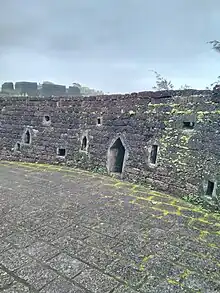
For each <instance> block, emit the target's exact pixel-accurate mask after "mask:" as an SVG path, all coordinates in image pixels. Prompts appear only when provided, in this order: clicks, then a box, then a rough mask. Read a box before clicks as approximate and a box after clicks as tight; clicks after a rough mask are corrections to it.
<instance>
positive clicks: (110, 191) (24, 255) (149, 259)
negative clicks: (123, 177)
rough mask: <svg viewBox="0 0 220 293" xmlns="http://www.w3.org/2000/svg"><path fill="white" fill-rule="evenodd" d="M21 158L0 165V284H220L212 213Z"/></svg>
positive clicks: (126, 288) (41, 288)
mask: <svg viewBox="0 0 220 293" xmlns="http://www.w3.org/2000/svg"><path fill="white" fill-rule="evenodd" d="M19 165H20V163H19V162H18V163H13V165H12V164H10V165H9V164H8V167H5V166H2V165H0V177H1V180H0V181H1V187H0V191H1V192H0V201H1V204H2V205H1V208H2V213H0V236H1V238H0V291H1V290H3V291H2V292H5V293H13V292H14V293H20V292H23V293H25V292H29V293H37V292H40V293H46V292H48V293H52V292H53V293H56V292H57V293H62V292H63V293H64V292H65V293H67V292H70V293H71V292H78V293H136V292H138V293H168V292H169V293H172V292H173V293H180V292H182V293H218V292H220V287H219V282H220V281H219V280H220V266H219V263H220V253H219V248H220V247H219V243H220V238H219V237H220V234H219V230H220V229H219V227H220V226H219V225H220V221H219V219H218V218H217V217H214V216H213V215H212V214H208V213H206V214H204V213H203V212H201V213H200V212H195V211H193V209H194V207H193V206H192V205H188V204H185V203H183V202H181V201H178V200H177V199H174V198H172V197H169V199H168V197H166V196H161V197H160V196H157V195H155V196H154V198H155V199H157V203H156V201H155V200H152V201H149V200H145V199H141V200H140V198H138V196H139V197H142V198H143V197H144V198H145V197H146V198H147V199H149V194H148V191H147V190H146V189H145V188H144V187H141V189H142V190H141V191H138V192H136V193H135V192H133V193H132V196H131V192H132V191H133V186H132V185H130V184H129V183H126V185H124V183H123V182H118V181H114V179H112V178H107V177H105V178H104V177H102V176H99V177H97V175H96V174H93V173H92V174H91V173H89V172H83V171H80V172H78V171H77V172H76V171H74V177H70V176H69V175H70V173H71V172H68V171H65V170H62V172H61V171H58V170H57V168H60V167H56V166H55V167H54V166H52V167H50V166H48V168H47V169H48V170H47V171H44V172H42V170H41V168H42V167H40V166H38V167H37V169H36V166H35V165H34V164H33V165H31V168H27V167H19ZM6 166H7V163H6ZM53 168H55V169H54V170H53ZM44 169H45V167H44ZM45 170H46V169H45ZM66 170H69V171H72V169H68V168H66ZM90 175H91V176H90ZM116 182H117V186H115V183H116ZM118 183H119V184H118ZM105 184H110V185H105ZM143 191H144V192H143ZM18 194H19V196H18ZM135 197H136V198H135ZM173 200H175V202H176V203H175V205H176V206H175V207H173V206H172V205H167V203H169V202H172V201H173ZM178 206H179V209H178ZM155 208H162V209H164V210H169V211H170V212H169V213H168V214H166V213H164V212H162V211H159V210H156V209H155ZM177 210H178V211H179V212H180V215H178V214H177V213H175V214H172V212H174V211H177ZM61 276H62V277H61ZM3 288H4V289H3ZM34 288H35V289H34Z"/></svg>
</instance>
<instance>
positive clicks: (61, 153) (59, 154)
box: [57, 148, 66, 157]
mask: <svg viewBox="0 0 220 293" xmlns="http://www.w3.org/2000/svg"><path fill="white" fill-rule="evenodd" d="M57 154H58V156H60V157H65V155H66V149H63V148H58V150H57Z"/></svg>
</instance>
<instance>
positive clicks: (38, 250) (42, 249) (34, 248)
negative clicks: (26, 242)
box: [23, 242, 60, 261]
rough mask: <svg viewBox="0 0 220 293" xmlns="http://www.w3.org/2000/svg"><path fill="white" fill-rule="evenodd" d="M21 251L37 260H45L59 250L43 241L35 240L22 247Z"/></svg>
mask: <svg viewBox="0 0 220 293" xmlns="http://www.w3.org/2000/svg"><path fill="white" fill-rule="evenodd" d="M23 252H25V253H27V254H29V255H31V256H32V257H34V258H36V259H38V260H42V261H46V260H48V259H50V258H52V257H54V256H55V255H57V254H58V253H59V252H60V250H59V249H57V248H55V247H53V246H51V245H49V244H47V243H44V242H35V243H34V244H32V245H30V246H28V247H27V248H25V249H23Z"/></svg>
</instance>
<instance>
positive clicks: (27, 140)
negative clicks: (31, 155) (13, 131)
mask: <svg viewBox="0 0 220 293" xmlns="http://www.w3.org/2000/svg"><path fill="white" fill-rule="evenodd" d="M31 139H32V137H31V131H30V129H28V128H27V129H26V130H25V131H24V134H23V137H22V141H23V143H24V144H26V145H30V144H31Z"/></svg>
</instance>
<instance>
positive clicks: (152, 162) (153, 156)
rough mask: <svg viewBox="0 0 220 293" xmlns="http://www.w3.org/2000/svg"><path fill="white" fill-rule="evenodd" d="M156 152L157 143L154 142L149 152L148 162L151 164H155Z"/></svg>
mask: <svg viewBox="0 0 220 293" xmlns="http://www.w3.org/2000/svg"><path fill="white" fill-rule="evenodd" d="M157 153H158V145H156V144H154V145H152V148H151V153H150V163H151V164H154V165H155V164H156V162H157Z"/></svg>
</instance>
